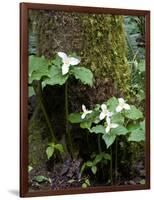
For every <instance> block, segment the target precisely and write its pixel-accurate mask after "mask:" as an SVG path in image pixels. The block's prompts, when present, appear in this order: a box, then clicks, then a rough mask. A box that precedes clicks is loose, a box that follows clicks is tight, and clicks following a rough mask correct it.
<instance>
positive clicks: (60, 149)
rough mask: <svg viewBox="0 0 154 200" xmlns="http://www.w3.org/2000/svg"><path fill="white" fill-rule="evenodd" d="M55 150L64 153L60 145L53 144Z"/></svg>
mask: <svg viewBox="0 0 154 200" xmlns="http://www.w3.org/2000/svg"><path fill="white" fill-rule="evenodd" d="M55 149H57V150H58V151H60V152H61V153H63V152H64V148H63V145H62V144H55Z"/></svg>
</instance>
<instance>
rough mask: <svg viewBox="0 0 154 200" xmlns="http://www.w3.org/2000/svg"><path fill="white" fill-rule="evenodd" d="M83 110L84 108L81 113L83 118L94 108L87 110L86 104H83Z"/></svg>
mask: <svg viewBox="0 0 154 200" xmlns="http://www.w3.org/2000/svg"><path fill="white" fill-rule="evenodd" d="M82 110H83V113H82V115H81V119H84V118H85V117H86V115H87V114H90V113H92V110H87V109H86V106H85V105H82Z"/></svg>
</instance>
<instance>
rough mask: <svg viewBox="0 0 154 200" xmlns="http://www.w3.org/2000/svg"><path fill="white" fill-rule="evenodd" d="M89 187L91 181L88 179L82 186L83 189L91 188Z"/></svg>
mask: <svg viewBox="0 0 154 200" xmlns="http://www.w3.org/2000/svg"><path fill="white" fill-rule="evenodd" d="M89 186H90V181H89V179H88V178H87V179H85V181H84V183H83V184H82V188H87V187H89Z"/></svg>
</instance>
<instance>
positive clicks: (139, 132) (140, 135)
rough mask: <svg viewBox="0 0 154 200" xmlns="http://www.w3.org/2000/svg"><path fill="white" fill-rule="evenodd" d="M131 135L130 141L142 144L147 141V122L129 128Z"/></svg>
mask: <svg viewBox="0 0 154 200" xmlns="http://www.w3.org/2000/svg"><path fill="white" fill-rule="evenodd" d="M129 131H130V135H129V137H128V141H132V142H141V141H145V121H143V122H141V123H140V124H134V125H132V126H129Z"/></svg>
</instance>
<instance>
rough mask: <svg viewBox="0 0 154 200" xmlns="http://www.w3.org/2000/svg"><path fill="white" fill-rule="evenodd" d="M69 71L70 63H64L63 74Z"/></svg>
mask: <svg viewBox="0 0 154 200" xmlns="http://www.w3.org/2000/svg"><path fill="white" fill-rule="evenodd" d="M68 71H69V65H66V64H63V66H62V75H65V74H67V73H68Z"/></svg>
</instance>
